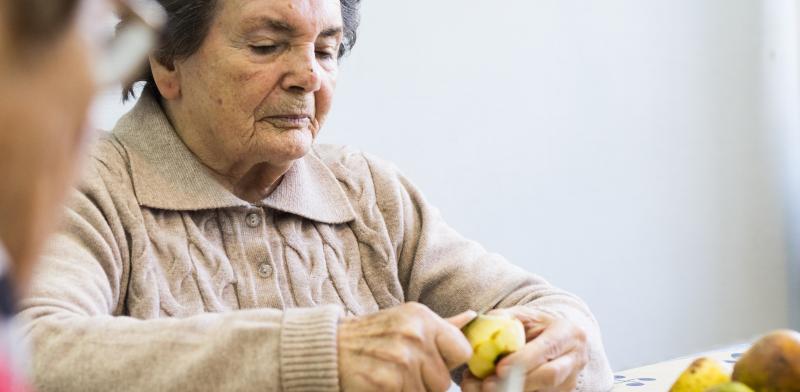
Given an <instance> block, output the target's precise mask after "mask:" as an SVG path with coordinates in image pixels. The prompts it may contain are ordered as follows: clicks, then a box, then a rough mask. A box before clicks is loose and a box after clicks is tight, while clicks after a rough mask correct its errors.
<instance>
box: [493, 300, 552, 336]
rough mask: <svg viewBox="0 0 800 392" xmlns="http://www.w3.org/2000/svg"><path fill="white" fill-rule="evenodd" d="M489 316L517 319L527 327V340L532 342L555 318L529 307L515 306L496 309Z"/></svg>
mask: <svg viewBox="0 0 800 392" xmlns="http://www.w3.org/2000/svg"><path fill="white" fill-rule="evenodd" d="M488 314H498V315H507V316H509V315H510V316H513V317H516V318H517V319H518V320H520V321H522V325H523V326H524V327H525V340H526V341H530V340H532V339H534V338H536V337H537V336H539V334H540V333H542V331H544V329H545V328H546V327H547V326H548V325H550V324H552V322H553V320H554V317H553V316H552V315H550V314H548V313H545V312H542V311H540V310H536V309H533V308H530V307H528V306H514V307H511V308H502V309H494V310H492V311H490V312H488Z"/></svg>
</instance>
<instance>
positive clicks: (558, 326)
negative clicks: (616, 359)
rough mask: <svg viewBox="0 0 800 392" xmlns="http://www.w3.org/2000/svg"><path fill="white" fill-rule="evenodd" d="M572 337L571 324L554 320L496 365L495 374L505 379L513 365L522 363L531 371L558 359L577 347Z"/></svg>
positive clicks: (575, 340) (576, 342)
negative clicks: (534, 337)
mask: <svg viewBox="0 0 800 392" xmlns="http://www.w3.org/2000/svg"><path fill="white" fill-rule="evenodd" d="M573 336H574V333H573V330H572V327H571V324H569V323H565V322H562V321H561V320H556V321H554V322H553V324H551V325H550V326H549V327H548V328H547V329H545V330H544V332H542V333H541V334H540V335H539V336H537V337H536V339H533V340H531V341H530V342H528V343H527V344H526V345H525V346H523V347H522V349H521V350H519V351H517V352H515V353H513V354H511V355H509V356H507V357H505V358H503V359H502V360H501V361H500V363H498V364H497V365H498V366H497V374H499V375H500V376H501V377H505V375H506V374H507V372H508V371H509V369H510V366H511V364H514V363H523V364H525V368H526V369H527V370H528V371H531V370H534V369H536V368H538V367H540V366H542V365H544V364H546V363H547V362H550V361H552V360H554V359H556V358H559V357H561V356H562V355H564V354H566V353H568V352H570V351H572V349H574V348H575V347H576V346H577V344H578V341H577V339H574V338H573Z"/></svg>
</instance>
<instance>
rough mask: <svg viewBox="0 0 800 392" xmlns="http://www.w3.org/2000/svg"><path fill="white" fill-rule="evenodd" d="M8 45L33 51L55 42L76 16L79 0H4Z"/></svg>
mask: <svg viewBox="0 0 800 392" xmlns="http://www.w3.org/2000/svg"><path fill="white" fill-rule="evenodd" d="M3 1H5V2H6V4H5V7H6V11H7V13H6V20H3V21H0V22H2V23H4V24H6V26H8V27H7V28H8V32H9V34H10V35H11V38H12V39H11V42H12V43H13V44H14V45H16V46H18V48H19V49H20V50H23V51H28V50H35V49H36V48H37V47H39V46H42V45H47V44H49V43H52V42H55V41H56V40H57V39H58V38H59V37H60V36H61V33H63V32H64V30H66V29H67V28H68V27H69V25H70V23H71V22H72V20H73V19H74V17H75V13H76V11H77V8H78V5H79V4H80V0H3Z"/></svg>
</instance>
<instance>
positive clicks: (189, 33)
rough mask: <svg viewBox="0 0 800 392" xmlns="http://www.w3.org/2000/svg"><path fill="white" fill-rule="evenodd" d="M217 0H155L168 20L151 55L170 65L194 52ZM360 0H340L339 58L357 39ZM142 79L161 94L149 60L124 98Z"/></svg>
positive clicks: (125, 88) (148, 89)
mask: <svg viewBox="0 0 800 392" xmlns="http://www.w3.org/2000/svg"><path fill="white" fill-rule="evenodd" d="M217 1H218V0H158V2H159V3H161V5H162V6H163V7H164V9H165V10H166V11H167V24H166V26H164V31H163V32H162V34H161V39H160V42H159V44H158V47H157V48H156V49H155V51H154V53H153V56H154V58H155V60H156V61H158V62H159V63H160V64H163V65H164V66H166V67H168V68H170V69H172V67H173V64H174V62H175V61H176V60H181V59H185V58H187V57H189V56H191V55H192V54H194V53H195V52H196V51H197V50H198V49H199V48H200V46H201V45H202V44H203V40H204V39H205V37H206V35H207V34H208V30H209V27H210V26H211V21H212V19H213V17H214V12H215V10H216V7H217ZM360 3H361V0H341V8H342V21H343V23H344V37H343V39H342V45H341V46H340V47H339V56H338V57H339V58H341V57H342V56H344V55H345V54H346V53H347V52H349V51H350V50H351V49H352V48H353V46H354V45H355V43H356V30H357V29H358V24H359V21H360V19H359V13H358V7H359V4H360ZM138 82H145V86H144V92H145V93H150V94H153V95H154V96H156V97H160V96H161V94H160V93H159V92H158V88H157V87H156V84H155V81H154V80H153V72H152V70H151V69H150V66H149V64H148V65H145V66H144V67H143V72H142V73H141V74H140V75H138V76H137V77H135V78H134V79H133V80H131V81H129V82H128V83H126V84H125V85H124V86H123V96H122V99H123V100H127V99H129V98H133V97H135V94H134V91H133V86H134V84H136V83H138Z"/></svg>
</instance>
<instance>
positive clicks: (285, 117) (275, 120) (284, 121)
mask: <svg viewBox="0 0 800 392" xmlns="http://www.w3.org/2000/svg"><path fill="white" fill-rule="evenodd" d="M262 121H266V122H268V123H270V124H271V125H272V126H274V127H276V128H287V129H291V128H306V127H308V126H309V125H311V116H309V115H307V114H281V115H276V116H268V117H264V119H263V120H262Z"/></svg>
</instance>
